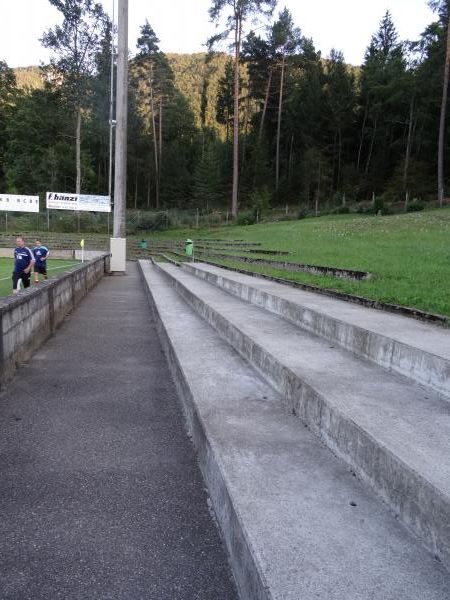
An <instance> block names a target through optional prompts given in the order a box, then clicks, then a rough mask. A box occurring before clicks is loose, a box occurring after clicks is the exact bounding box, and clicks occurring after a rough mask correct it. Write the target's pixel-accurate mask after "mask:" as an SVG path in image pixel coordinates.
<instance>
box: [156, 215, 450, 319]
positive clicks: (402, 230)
mask: <svg viewBox="0 0 450 600" xmlns="http://www.w3.org/2000/svg"><path fill="white" fill-rule="evenodd" d="M187 237H189V238H191V239H194V240H201V239H202V238H205V237H213V238H221V239H224V240H226V239H243V240H245V241H247V242H262V244H263V245H262V247H263V248H267V249H275V250H287V251H289V252H292V254H291V255H290V256H289V257H286V260H290V261H292V262H302V263H309V264H316V265H323V266H334V267H342V268H347V269H356V270H361V271H370V272H371V273H373V274H374V278H373V280H371V281H363V282H354V281H347V280H338V279H334V278H330V277H325V276H319V275H317V276H316V275H310V274H308V273H292V272H286V271H283V270H278V269H272V268H267V267H261V266H260V267H256V266H254V265H243V264H241V263H239V264H238V263H233V261H230V262H229V263H228V261H227V263H228V264H230V265H233V264H234V266H238V267H239V268H247V269H250V270H252V271H260V272H263V273H267V274H272V275H276V276H278V277H284V278H288V279H292V280H296V281H303V282H306V283H313V284H315V285H319V286H321V287H324V288H329V289H335V290H340V291H344V292H349V293H352V294H358V295H361V296H365V297H366V298H371V299H375V300H381V301H384V302H393V303H396V304H401V305H404V306H410V307H416V308H420V309H422V310H426V311H429V312H433V313H440V314H443V315H450V209H442V210H431V211H424V212H421V213H410V214H405V215H395V216H386V217H377V216H363V215H339V216H326V217H321V218H318V219H305V220H302V221H287V222H278V223H265V224H264V223H263V224H260V225H252V226H246V227H236V226H230V227H223V228H219V229H210V230H206V229H205V230H199V231H195V230H192V229H189V230H178V231H165V232H161V233H157V234H153V235H152V236H151V238H150V240H152V239H153V240H155V241H157V240H164V239H172V240H173V239H176V240H183V239H186V238H187ZM247 256H248V255H247ZM268 258H269V257H268ZM283 260H284V258H283Z"/></svg>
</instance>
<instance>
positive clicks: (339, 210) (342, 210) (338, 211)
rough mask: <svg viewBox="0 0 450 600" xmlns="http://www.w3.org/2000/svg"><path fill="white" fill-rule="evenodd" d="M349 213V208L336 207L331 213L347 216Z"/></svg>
mask: <svg viewBox="0 0 450 600" xmlns="http://www.w3.org/2000/svg"><path fill="white" fill-rule="evenodd" d="M349 213H350V208H349V207H348V206H336V208H333V210H332V211H331V214H332V215H348V214H349Z"/></svg>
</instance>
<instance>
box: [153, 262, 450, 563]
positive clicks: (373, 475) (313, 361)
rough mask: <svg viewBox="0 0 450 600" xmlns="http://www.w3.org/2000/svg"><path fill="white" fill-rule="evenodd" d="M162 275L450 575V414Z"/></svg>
mask: <svg viewBox="0 0 450 600" xmlns="http://www.w3.org/2000/svg"><path fill="white" fill-rule="evenodd" d="M158 268H159V269H160V270H161V272H162V273H164V274H165V275H166V277H167V278H168V280H169V281H170V283H171V285H173V286H174V288H175V289H176V290H177V291H178V293H179V294H180V295H181V296H182V297H183V298H184V299H185V301H186V302H188V303H189V304H190V305H191V306H192V307H193V308H195V310H196V311H197V312H198V313H199V314H200V315H201V316H202V317H203V318H205V319H206V320H207V322H208V323H210V324H211V325H212V326H213V327H214V328H215V329H216V331H218V333H219V334H220V335H221V336H222V337H223V338H225V339H226V340H227V341H228V342H229V343H230V344H231V345H232V346H233V347H234V348H235V349H237V350H238V352H239V353H240V354H241V355H242V356H243V357H244V358H246V359H247V360H248V361H249V362H250V363H251V365H252V366H253V367H254V368H255V369H257V370H258V371H259V372H260V374H261V375H262V376H263V377H264V378H265V379H266V380H267V381H268V382H269V383H270V384H271V385H272V386H273V387H274V388H275V389H276V390H277V391H278V392H279V393H280V396H281V398H282V403H283V406H284V408H285V410H286V411H287V412H288V413H290V414H295V415H297V416H299V417H300V418H301V419H302V420H303V422H304V423H305V424H306V425H307V426H308V427H309V428H310V429H311V430H312V431H313V432H314V433H315V434H316V435H317V436H318V437H319V438H320V439H321V440H322V441H323V442H324V443H325V444H326V445H327V446H328V447H329V448H330V449H331V450H332V451H333V452H334V453H335V454H336V455H338V456H339V457H341V458H342V459H343V460H344V461H345V462H346V463H347V464H348V465H349V466H350V468H351V469H352V470H354V471H355V473H357V475H358V476H359V477H361V479H363V480H364V481H365V482H366V483H368V484H369V485H370V487H372V489H373V490H375V492H376V493H377V494H378V495H380V496H381V497H382V498H383V499H384V500H385V501H386V502H387V503H388V504H389V505H390V507H391V508H392V510H394V511H395V512H396V514H398V516H399V517H400V518H401V520H402V521H403V522H404V523H405V524H406V526H407V527H408V528H409V529H410V530H411V531H413V532H414V533H415V534H416V535H418V536H419V537H420V538H421V539H422V540H423V541H424V543H425V544H426V545H427V546H428V548H429V549H430V550H431V552H432V553H433V554H435V555H436V556H438V557H439V559H440V560H442V561H443V562H445V564H446V565H447V566H448V567H449V568H450V404H449V403H448V402H447V401H445V400H444V399H443V398H442V396H441V395H439V394H437V393H435V392H433V391H430V390H425V389H424V388H423V387H421V386H419V385H417V384H416V383H414V382H412V381H411V380H409V379H407V378H406V377H403V376H400V375H398V374H395V373H391V372H389V371H387V370H385V369H382V368H380V367H379V366H377V365H375V364H373V363H370V362H369V361H365V360H361V359H359V358H357V357H356V356H355V355H354V354H352V353H350V352H347V351H346V350H344V349H342V348H339V347H336V346H335V345H334V344H330V342H328V341H327V340H325V339H323V338H321V337H319V336H315V335H313V334H311V333H309V332H308V331H305V330H302V329H300V328H297V327H292V325H291V324H290V323H289V322H287V321H286V320H285V319H282V318H280V317H278V316H276V315H274V314H271V313H269V312H268V311H266V310H265V309H263V308H260V307H257V306H254V305H251V304H249V303H246V302H243V301H242V300H240V299H238V298H236V297H233V296H231V295H229V294H226V293H224V291H223V290H221V289H219V288H218V287H215V286H212V285H210V284H209V283H207V282H206V281H202V280H200V279H198V278H196V277H195V276H194V275H192V274H190V273H188V272H186V271H184V270H182V269H180V268H179V267H175V266H173V265H171V264H159V265H158Z"/></svg>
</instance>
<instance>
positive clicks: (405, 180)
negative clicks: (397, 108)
mask: <svg viewBox="0 0 450 600" xmlns="http://www.w3.org/2000/svg"><path fill="white" fill-rule="evenodd" d="M413 122H414V96H413V97H412V98H411V104H410V105H409V124H408V139H407V142H406V156H405V168H404V170H403V191H405V192H406V191H407V186H408V170H409V160H410V158H411V146H412V136H413Z"/></svg>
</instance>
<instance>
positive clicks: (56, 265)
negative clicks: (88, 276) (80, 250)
mask: <svg viewBox="0 0 450 600" xmlns="http://www.w3.org/2000/svg"><path fill="white" fill-rule="evenodd" d="M78 264H79V262H77V261H73V260H57V259H55V260H51V259H49V261H48V265H47V269H48V276H49V278H51V277H56V276H57V275H58V273H63V272H64V271H67V270H69V269H71V268H72V267H74V266H76V265H78ZM12 270H13V259H12V258H0V297H3V296H9V295H10V294H12V280H11V274H12ZM41 280H42V276H41ZM32 285H33V284H32Z"/></svg>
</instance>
